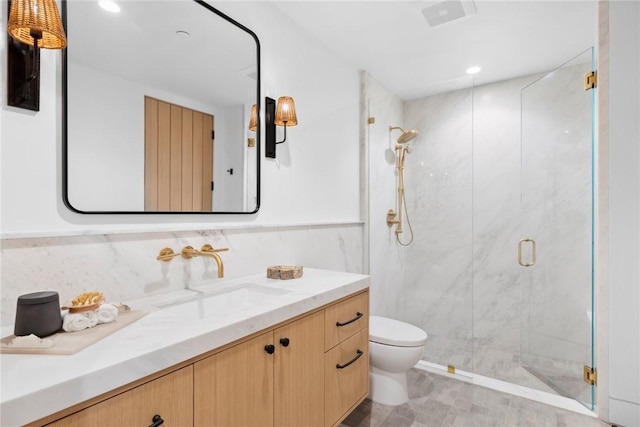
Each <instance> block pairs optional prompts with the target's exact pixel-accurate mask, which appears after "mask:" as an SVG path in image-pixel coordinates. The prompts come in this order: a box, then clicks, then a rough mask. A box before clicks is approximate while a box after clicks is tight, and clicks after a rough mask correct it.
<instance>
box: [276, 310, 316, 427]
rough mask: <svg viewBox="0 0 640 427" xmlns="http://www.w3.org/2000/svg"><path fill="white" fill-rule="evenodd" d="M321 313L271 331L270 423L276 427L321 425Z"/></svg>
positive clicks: (311, 426)
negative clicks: (272, 383)
mask: <svg viewBox="0 0 640 427" xmlns="http://www.w3.org/2000/svg"><path fill="white" fill-rule="evenodd" d="M323 329H324V312H322V311H320V312H317V313H314V314H311V315H309V316H306V317H303V318H301V319H299V320H296V321H294V322H291V323H288V324H286V325H284V326H282V327H280V328H278V329H276V330H275V336H274V338H275V341H276V352H275V395H274V400H275V402H274V404H275V408H274V420H275V425H276V426H278V427H287V426H292V427H293V426H295V427H300V426H305V427H313V426H323V425H324V333H323Z"/></svg>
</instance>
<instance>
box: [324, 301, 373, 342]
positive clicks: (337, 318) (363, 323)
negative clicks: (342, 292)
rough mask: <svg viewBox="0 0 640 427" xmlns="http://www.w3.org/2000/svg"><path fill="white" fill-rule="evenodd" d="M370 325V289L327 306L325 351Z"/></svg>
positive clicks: (325, 313) (325, 314) (325, 315)
mask: <svg viewBox="0 0 640 427" xmlns="http://www.w3.org/2000/svg"><path fill="white" fill-rule="evenodd" d="M368 326H369V291H367V292H363V293H361V294H358V295H356V296H354V297H351V298H349V299H346V300H344V301H341V302H339V303H337V304H334V305H332V306H330V307H327V308H326V309H325V312H324V349H325V351H327V350H329V349H331V348H333V347H335V346H336V345H337V344H338V343H340V342H341V341H344V340H345V339H347V338H349V337H350V336H352V335H353V334H355V333H357V332H358V331H360V330H361V329H363V328H367V327H368Z"/></svg>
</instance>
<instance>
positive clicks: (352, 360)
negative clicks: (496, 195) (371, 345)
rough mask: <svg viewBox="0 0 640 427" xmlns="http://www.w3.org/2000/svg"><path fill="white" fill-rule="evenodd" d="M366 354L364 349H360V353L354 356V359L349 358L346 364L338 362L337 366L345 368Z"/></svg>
mask: <svg viewBox="0 0 640 427" xmlns="http://www.w3.org/2000/svg"><path fill="white" fill-rule="evenodd" d="M363 354H364V351H362V350H360V349H358V354H356V357H354V358H353V359H351V360H349V361H348V362H347V363H345V364H344V365H341V364H339V363H338V364H337V365H336V368H338V369H344V368H346V367H347V366H349V365H351V364H352V363H353V362H355V361H356V360H358V359H360V356H362V355H363Z"/></svg>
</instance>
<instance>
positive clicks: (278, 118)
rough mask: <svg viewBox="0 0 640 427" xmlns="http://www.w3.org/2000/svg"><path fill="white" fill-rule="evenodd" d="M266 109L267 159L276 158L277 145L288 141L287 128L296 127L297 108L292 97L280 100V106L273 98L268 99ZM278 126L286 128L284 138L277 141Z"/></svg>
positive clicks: (283, 97) (282, 97)
mask: <svg viewBox="0 0 640 427" xmlns="http://www.w3.org/2000/svg"><path fill="white" fill-rule="evenodd" d="M266 101H267V102H266V107H265V125H266V128H267V129H266V132H265V157H270V158H275V157H276V144H282V143H283V142H285V141H286V140H287V126H296V125H297V124H298V117H297V116H296V106H295V103H294V101H293V98H292V97H290V96H281V97H280V98H278V104H277V107H276V102H275V101H274V100H273V99H272V98H266ZM276 126H284V138H283V139H282V141H276Z"/></svg>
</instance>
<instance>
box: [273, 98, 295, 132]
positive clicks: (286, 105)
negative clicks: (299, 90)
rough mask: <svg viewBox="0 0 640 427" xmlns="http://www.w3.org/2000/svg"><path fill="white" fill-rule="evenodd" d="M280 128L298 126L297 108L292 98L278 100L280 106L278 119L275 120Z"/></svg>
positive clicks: (278, 107) (277, 113)
mask: <svg viewBox="0 0 640 427" xmlns="http://www.w3.org/2000/svg"><path fill="white" fill-rule="evenodd" d="M274 122H275V124H276V125H278V126H285V122H287V124H286V126H295V125H297V124H298V118H297V117H296V106H295V104H294V102H293V98H292V97H290V96H281V97H280V98H278V106H277V107H276V118H275V120H274Z"/></svg>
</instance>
